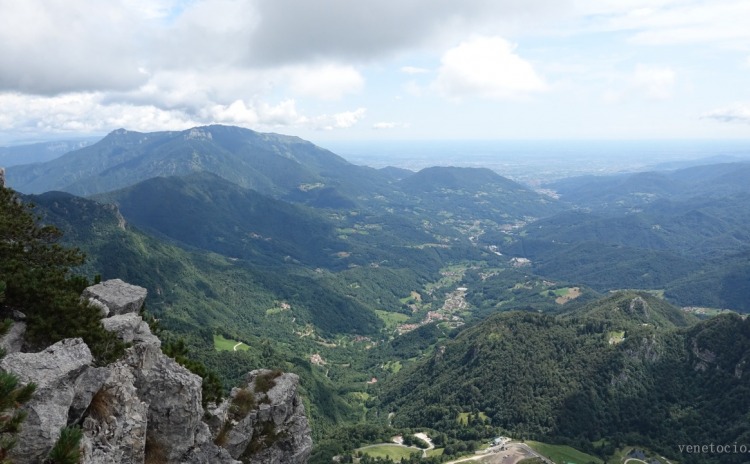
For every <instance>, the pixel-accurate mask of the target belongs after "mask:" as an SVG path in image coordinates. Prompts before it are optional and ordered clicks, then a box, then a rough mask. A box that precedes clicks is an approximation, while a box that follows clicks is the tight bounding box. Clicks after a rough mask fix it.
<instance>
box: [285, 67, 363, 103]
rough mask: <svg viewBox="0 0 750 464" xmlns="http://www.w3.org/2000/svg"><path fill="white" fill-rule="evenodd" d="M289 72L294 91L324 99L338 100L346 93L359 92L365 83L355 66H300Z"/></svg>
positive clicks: (298, 93) (291, 86)
mask: <svg viewBox="0 0 750 464" xmlns="http://www.w3.org/2000/svg"><path fill="white" fill-rule="evenodd" d="M288 72H289V82H290V85H289V86H290V88H291V90H292V92H294V93H295V94H297V95H301V96H305V97H313V98H319V99H322V100H337V99H340V98H341V97H343V96H344V95H346V94H350V93H356V92H359V91H360V90H361V89H362V88H363V87H364V83H365V80H364V78H363V77H362V75H361V74H360V73H359V71H357V70H356V69H354V67H353V66H341V65H335V64H327V65H322V66H300V67H294V68H292V69H289V71H288Z"/></svg>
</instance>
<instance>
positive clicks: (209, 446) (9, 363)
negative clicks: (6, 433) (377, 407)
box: [0, 280, 312, 464]
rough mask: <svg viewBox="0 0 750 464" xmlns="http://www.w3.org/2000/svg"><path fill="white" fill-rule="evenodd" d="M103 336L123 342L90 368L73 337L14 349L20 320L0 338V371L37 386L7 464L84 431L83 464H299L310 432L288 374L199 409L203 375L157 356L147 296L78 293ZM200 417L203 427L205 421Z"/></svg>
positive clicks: (260, 375) (119, 290)
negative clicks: (92, 309) (118, 351)
mask: <svg viewBox="0 0 750 464" xmlns="http://www.w3.org/2000/svg"><path fill="white" fill-rule="evenodd" d="M83 297H84V298H88V299H89V301H90V302H91V303H92V304H94V305H96V306H97V307H99V308H100V309H101V311H102V315H103V316H109V317H105V318H104V319H102V324H103V325H104V327H105V329H107V330H109V331H111V332H114V333H116V334H117V336H118V337H119V338H120V339H122V340H123V341H125V342H127V343H129V344H130V347H129V348H128V349H127V351H126V354H125V355H124V356H123V357H122V358H120V359H118V360H117V361H115V362H113V363H111V364H109V365H107V366H105V367H95V366H94V364H93V358H92V355H91V351H90V350H89V347H88V346H87V345H86V344H85V343H84V342H83V340H82V339H80V338H75V339H66V340H62V341H60V342H58V343H55V344H54V345H52V346H50V347H48V348H46V349H45V350H43V351H40V352H36V353H25V352H22V348H23V342H22V338H23V328H24V324H23V322H22V321H21V320H20V319H22V318H23V315H21V314H20V313H19V314H16V315H15V317H16V319H19V320H18V321H17V322H16V323H15V324H14V328H13V330H11V331H10V332H9V333H8V334H6V335H5V337H3V338H2V339H1V340H0V346H2V347H4V348H5V350H6V352H7V353H8V354H7V355H6V356H5V357H4V358H3V359H2V360H0V369H2V370H3V371H5V372H9V373H13V374H15V375H16V376H17V377H18V378H19V380H20V381H21V382H22V383H30V382H33V383H35V384H36V385H37V389H36V393H35V394H34V396H33V398H32V400H31V401H30V402H28V403H27V404H25V405H24V406H23V407H24V409H25V410H26V412H27V413H28V416H27V418H26V420H25V422H24V423H23V428H22V430H21V432H20V433H19V435H18V443H17V445H16V446H15V448H13V449H12V451H11V452H12V454H11V459H12V462H15V463H18V464H27V463H28V464H31V463H38V462H42V461H43V460H44V459H45V458H46V456H47V455H48V453H49V451H50V449H51V448H52V447H53V446H54V444H55V442H56V441H57V439H58V437H59V435H60V430H61V429H62V428H63V427H66V426H71V425H77V426H80V427H81V428H82V431H83V438H82V440H81V452H82V453H81V454H82V459H81V462H82V463H90V464H105V463H106V464H117V463H123V464H124V463H146V462H148V463H152V462H158V463H185V464H208V463H212V464H213V463H217V464H225V463H226V464H230V463H232V464H239V463H271V464H277V463H278V464H282V463H283V464H288V463H289V464H297V463H300V464H301V463H305V462H307V459H308V457H309V455H310V451H311V450H312V439H311V438H310V428H309V425H308V422H307V418H306V416H305V411H304V406H303V405H302V401H301V399H300V397H299V395H298V392H297V389H298V385H299V379H298V378H297V376H296V375H294V374H287V373H281V372H276V371H253V372H251V373H250V374H248V376H247V383H246V385H244V386H243V387H242V388H236V389H234V390H233V391H232V394H231V395H230V397H229V398H228V399H227V400H226V401H224V402H223V403H222V404H219V405H213V406H212V407H210V408H209V410H208V411H205V410H204V408H203V407H202V405H201V404H202V402H201V399H202V398H201V382H202V380H201V378H200V377H199V376H197V375H195V374H193V373H191V372H190V371H188V370H187V369H185V368H184V367H183V366H181V365H179V364H178V363H177V362H175V361H174V360H173V359H171V358H169V357H167V356H166V355H164V354H163V353H162V351H161V344H160V342H159V339H158V338H157V337H156V336H154V335H153V334H152V333H151V331H150V329H149V326H148V324H146V323H145V322H144V321H143V320H142V318H141V316H140V315H138V311H139V310H140V308H141V306H142V304H143V301H144V299H145V297H146V290H145V289H143V288H141V287H137V286H134V285H129V284H127V283H125V282H122V281H120V280H110V281H107V282H103V283H101V284H98V285H94V286H92V287H89V288H87V289H86V291H85V292H84V294H83ZM204 420H205V421H204Z"/></svg>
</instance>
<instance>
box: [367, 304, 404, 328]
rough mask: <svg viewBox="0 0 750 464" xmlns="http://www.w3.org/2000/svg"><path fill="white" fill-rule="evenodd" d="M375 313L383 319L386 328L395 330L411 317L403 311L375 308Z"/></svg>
mask: <svg viewBox="0 0 750 464" xmlns="http://www.w3.org/2000/svg"><path fill="white" fill-rule="evenodd" d="M375 314H377V315H378V317H379V318H380V319H381V320H382V321H383V323H384V324H385V327H386V329H388V330H393V329H395V328H396V327H397V326H398V325H399V324H403V323H404V322H406V321H407V320H408V319H409V316H407V315H406V314H401V313H392V312H390V311H382V310H379V309H378V310H375Z"/></svg>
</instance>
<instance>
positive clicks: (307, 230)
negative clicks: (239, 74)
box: [7, 126, 750, 463]
mask: <svg viewBox="0 0 750 464" xmlns="http://www.w3.org/2000/svg"><path fill="white" fill-rule="evenodd" d="M7 179H8V182H9V183H10V185H11V186H12V187H14V188H15V189H17V190H19V191H21V192H24V193H25V194H26V195H24V196H23V199H24V201H27V202H30V203H34V204H36V205H37V206H36V212H37V214H39V215H40V216H41V220H42V221H43V222H45V223H49V224H54V225H56V226H57V227H59V228H60V229H61V230H62V231H63V233H64V240H65V241H66V243H68V244H71V245H74V246H78V247H80V248H81V249H82V250H83V251H84V252H86V254H87V255H88V261H87V263H86V264H84V265H83V267H81V268H78V269H76V270H74V272H78V273H82V274H86V275H89V276H92V275H95V274H100V275H101V276H102V278H105V279H109V278H121V279H123V280H126V281H128V282H131V283H133V284H137V285H141V286H143V287H146V288H148V289H149V291H150V295H151V296H150V298H149V301H148V302H147V311H148V313H149V314H151V315H153V316H155V317H156V318H157V319H158V320H159V324H160V326H161V333H160V335H161V336H162V337H163V338H164V339H165V340H172V341H174V340H178V339H181V340H183V341H184V343H185V345H186V346H187V347H189V349H190V352H191V353H192V355H193V356H194V357H195V358H197V359H199V360H200V361H202V362H203V363H205V364H206V365H207V366H208V367H209V368H211V369H213V370H215V371H216V372H217V373H218V374H219V376H220V377H221V379H222V380H223V382H224V385H225V387H227V388H228V387H230V386H232V385H234V384H237V383H238V382H239V381H240V380H241V379H240V376H241V375H242V374H243V373H244V372H247V371H249V370H252V369H256V368H259V367H269V368H280V369H284V370H291V371H293V372H295V373H297V374H298V375H300V377H301V379H302V383H301V388H302V392H303V396H304V397H305V398H306V399H305V401H306V402H307V405H308V410H309V411H310V413H311V417H312V426H313V435H314V438H315V439H316V442H317V445H316V451H314V453H313V462H326V463H328V462H330V459H331V458H332V457H333V456H334V455H340V456H343V455H345V454H346V453H348V452H351V451H352V449H353V448H356V447H357V446H360V445H364V444H369V443H368V440H366V439H365V438H364V437H366V436H367V437H370V438H369V440H374V439H375V437H386V438H388V437H390V436H392V435H394V434H397V433H407V434H408V433H411V431H412V430H416V429H418V428H429V429H430V430H431V432H430V433H433V434H434V435H435V436H437V437H440V441H441V443H443V445H444V448H443V449H444V451H446V450H449V451H451V453H447V454H446V455H445V459H447V458H448V456H449V455H452V453H454V452H458V451H457V450H460V449H464V450H465V449H466V446H467V445H466V443H469V442H476V441H478V440H482V439H488V438H491V437H494V436H497V435H500V434H511V435H512V436H516V437H526V438H535V439H540V440H549V441H556V442H559V443H566V444H571V445H574V446H576V447H577V448H580V449H584V450H586V451H587V452H589V453H592V455H595V456H601V457H605V456H609V455H611V454H612V453H613V452H614V451H615V450H616V449H618V448H619V447H620V446H621V445H623V446H624V445H641V446H644V447H647V448H650V449H654V450H658V451H659V452H661V453H663V454H664V455H668V456H670V457H672V458H676V459H677V460H679V461H680V462H683V461H684V462H699V461H695V458H694V457H692V458H691V457H689V456H687V457H686V456H678V455H677V453H676V452H675V451H674V450H670V449H669V443H682V442H683V441H680V440H684V442H691V441H690V440H704V439H705V440H708V439H710V438H712V437H713V438H715V439H719V438H720V439H722V440H735V441H736V440H739V439H742V438H746V437H748V436H750V435H748V430H747V427H746V426H745V425H743V424H746V423H747V420H746V419H747V417H746V413H745V412H743V411H747V408H745V406H744V405H745V403H746V400H745V399H742V395H745V393H746V392H747V391H748V390H747V389H748V385H747V381H746V380H747V376H746V375H744V374H743V373H744V367H743V366H744V365H745V363H746V361H747V359H748V357H749V356H750V355H748V353H750V350H748V347H749V346H750V345H748V341H747V340H750V335H749V334H748V325H747V321H746V319H743V318H742V317H740V316H738V315H736V314H732V313H729V314H722V315H720V316H717V317H713V318H709V319H708V320H706V321H699V320H698V319H697V318H696V317H694V316H693V315H692V314H690V313H688V312H686V311H683V310H681V309H678V308H677V307H675V306H672V304H671V303H676V304H679V305H680V306H689V307H693V306H705V307H708V309H707V310H706V311H707V312H706V311H703V312H699V314H701V315H702V316H703V317H706V316H705V314H713V312H719V311H718V310H719V309H722V308H728V309H731V310H735V311H740V312H750V303H748V302H749V301H750V289H749V288H748V285H747V282H748V279H749V278H750V264H749V263H750V261H749V260H748V256H749V255H750V247H748V243H749V239H750V236H748V233H747V230H748V225H749V224H750V210H748V206H747V205H750V202H748V201H747V200H748V195H750V191H748V190H749V189H750V188H749V187H747V186H748V185H750V182H749V181H750V164H744V163H731V164H717V165H706V166H696V167H690V168H687V169H682V170H676V171H659V172H648V173H637V174H629V175H616V176H601V177H585V178H572V179H564V180H561V181H557V182H556V183H554V184H551V185H547V186H544V187H545V188H546V189H547V191H546V193H544V194H542V193H539V192H537V191H535V190H533V189H531V188H529V187H526V186H523V185H521V184H519V183H517V182H514V181H512V180H510V179H507V178H505V177H503V176H501V175H500V174H498V173H496V172H494V171H491V170H489V169H480V168H456V167H432V168H425V169H423V170H421V171H419V172H412V171H409V170H405V169H400V168H394V167H389V168H383V169H372V168H367V167H362V166H355V165H353V164H351V163H348V162H347V161H346V160H344V159H343V158H341V157H339V156H337V155H335V154H333V153H331V152H329V151H327V150H324V149H322V148H319V147H316V146H315V145H313V144H311V143H309V142H306V141H304V140H301V139H298V138H296V137H288V136H281V135H277V134H262V133H258V132H254V131H251V130H248V129H242V128H236V127H227V126H207V127H198V128H194V129H190V130H186V131H179V132H156V133H138V132H130V131H125V130H118V131H115V132H113V133H111V134H109V135H108V136H106V137H105V138H104V139H102V140H101V141H99V142H97V143H94V144H92V145H90V146H86V147H83V148H80V149H77V150H74V151H71V152H69V153H67V154H65V155H63V156H60V157H58V158H56V159H54V160H51V161H48V162H44V163H37V164H30V165H22V166H12V167H10V168H9V169H8V170H7ZM550 189H551V190H554V191H555V192H556V193H557V194H558V195H559V199H557V198H555V196H554V195H549V193H550ZM50 190H51V191H50ZM82 196H86V197H87V198H83V197H82ZM618 290H622V291H618ZM614 291H617V292H615V293H612V292H614ZM646 291H647V292H646ZM693 312H695V311H693ZM725 312H726V311H725ZM240 346H242V347H243V348H242V349H238V347H240ZM732 401H736V403H735V404H736V405H738V406H737V407H736V408H734V409H733V407H732V403H731V402H732ZM691 405H694V406H691ZM712 408H713V409H712ZM743 408H745V409H743ZM389 417H390V418H391V420H388V419H387V418H389ZM699 418H705V424H704V426H703V427H704V428H703V429H699V426H698V425H696V424H697V423H698V422H697V421H698V419H699ZM722 427H724V428H722ZM691 459H693V460H692V461H691ZM707 459H708V460H707V461H705V460H704V461H700V462H730V461H716V460H714V461H711V459H713V457H710V458H707ZM425 462H428V461H425ZM731 462H735V461H731ZM736 462H740V461H736Z"/></svg>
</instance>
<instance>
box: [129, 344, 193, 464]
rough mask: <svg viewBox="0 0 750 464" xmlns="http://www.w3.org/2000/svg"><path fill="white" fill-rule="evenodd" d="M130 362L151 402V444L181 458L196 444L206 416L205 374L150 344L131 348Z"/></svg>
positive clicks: (142, 394) (143, 394)
mask: <svg viewBox="0 0 750 464" xmlns="http://www.w3.org/2000/svg"><path fill="white" fill-rule="evenodd" d="M126 362H128V364H129V365H130V366H131V368H133V374H134V376H135V387H136V389H137V390H138V397H139V398H140V399H141V400H142V401H143V402H145V403H146V404H148V416H147V420H148V435H147V443H148V445H149V446H150V447H151V448H153V449H158V450H159V452H160V453H161V454H163V456H164V458H165V459H166V460H167V462H178V461H179V459H180V458H182V457H183V456H184V455H186V454H187V453H188V451H189V450H190V449H191V448H193V446H194V445H195V442H196V430H197V428H198V425H199V424H200V422H201V418H202V417H203V406H202V405H201V398H202V396H201V395H202V392H201V384H202V380H201V378H200V377H199V376H197V375H195V374H193V373H192V372H190V371H188V370H187V369H185V368H184V367H182V366H181V365H179V364H178V363H177V362H175V361H174V360H173V359H171V358H169V357H167V356H166V355H164V354H163V353H162V352H161V350H159V348H158V347H153V346H149V345H143V344H140V345H136V346H134V347H133V348H131V349H130V350H129V355H128V357H127V359H126Z"/></svg>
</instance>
